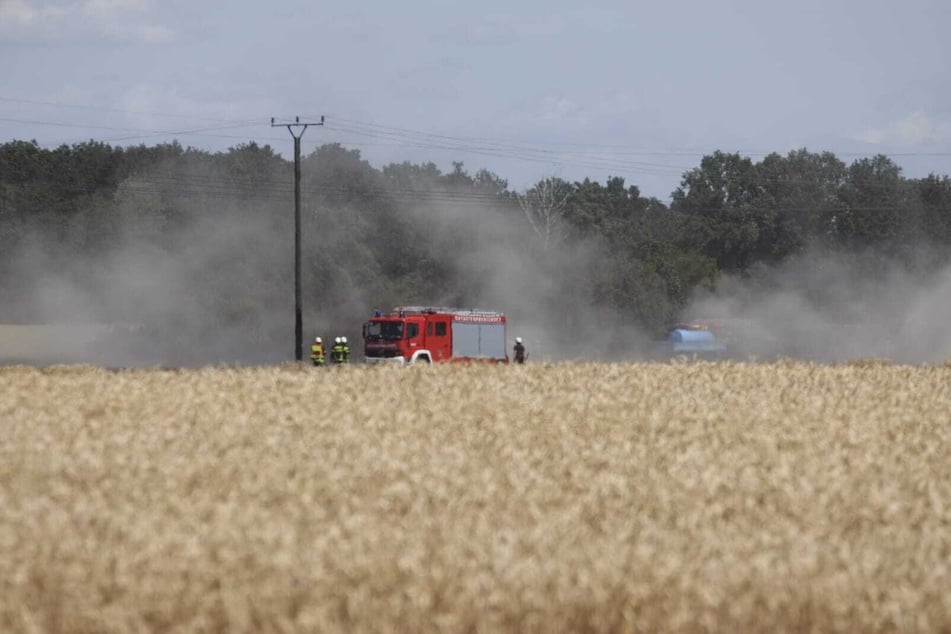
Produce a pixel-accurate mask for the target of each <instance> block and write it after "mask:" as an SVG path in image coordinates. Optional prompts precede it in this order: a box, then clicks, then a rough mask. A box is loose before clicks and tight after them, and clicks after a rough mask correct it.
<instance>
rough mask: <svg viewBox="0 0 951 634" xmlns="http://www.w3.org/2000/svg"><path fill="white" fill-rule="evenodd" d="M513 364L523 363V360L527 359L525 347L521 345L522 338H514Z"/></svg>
mask: <svg viewBox="0 0 951 634" xmlns="http://www.w3.org/2000/svg"><path fill="white" fill-rule="evenodd" d="M514 352H515V355H514V356H515V363H525V359H527V358H528V353H527V352H526V351H525V346H524V345H522V338H521V337H516V338H515V348H514Z"/></svg>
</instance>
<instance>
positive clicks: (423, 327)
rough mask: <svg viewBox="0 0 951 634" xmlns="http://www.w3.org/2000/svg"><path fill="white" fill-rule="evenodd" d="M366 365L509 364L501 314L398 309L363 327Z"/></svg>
mask: <svg viewBox="0 0 951 634" xmlns="http://www.w3.org/2000/svg"><path fill="white" fill-rule="evenodd" d="M363 346H364V347H363V350H364V354H365V356H366V361H367V363H399V364H410V363H434V362H441V361H487V362H490V363H508V361H509V358H508V355H507V354H506V339H505V315H503V314H502V313H497V312H493V311H488V310H473V309H467V308H442V307H431V306H397V307H396V308H394V309H393V310H392V311H391V312H389V313H385V314H384V313H383V312H381V311H379V310H377V311H375V312H374V315H373V318H372V319H370V321H368V322H367V323H365V324H363Z"/></svg>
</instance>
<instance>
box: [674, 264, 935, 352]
mask: <svg viewBox="0 0 951 634" xmlns="http://www.w3.org/2000/svg"><path fill="white" fill-rule="evenodd" d="M920 252H921V256H920V261H918V262H908V261H903V260H899V259H897V258H891V257H888V256H883V255H881V254H878V253H871V252H870V253H865V254H859V255H855V254H851V255H849V254H841V253H830V252H829V251H827V250H823V249H820V248H813V249H810V250H809V251H808V252H807V253H805V254H803V255H802V256H800V257H797V258H794V259H792V260H790V261H788V262H786V263H784V264H782V265H781V266H778V267H759V268H756V269H754V270H753V271H752V272H751V273H750V275H749V276H748V277H746V278H743V279H739V278H736V277H724V278H723V279H721V280H720V282H719V284H718V285H717V288H716V289H715V291H713V292H703V293H699V294H698V295H697V296H696V297H695V298H694V300H693V302H692V303H691V305H690V306H689V307H688V308H687V309H686V310H685V311H684V315H685V320H693V321H701V322H708V323H709V324H710V325H711V326H712V327H713V328H714V329H715V330H717V333H718V335H719V336H720V337H721V338H722V339H723V340H724V341H726V342H727V344H728V346H729V356H731V357H736V358H741V359H754V360H755V359H762V360H770V359H775V358H778V357H791V358H799V359H807V360H814V361H819V362H842V361H848V360H858V359H882V360H889V361H894V362H899V363H909V364H920V363H940V362H945V361H947V360H948V359H949V358H951V330H949V328H948V327H947V315H948V314H949V309H951V267H949V266H943V267H935V266H934V262H936V261H938V258H937V257H933V255H934V254H930V253H929V251H928V249H927V248H926V247H922V248H921V250H920Z"/></svg>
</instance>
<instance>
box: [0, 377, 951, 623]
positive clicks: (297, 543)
mask: <svg viewBox="0 0 951 634" xmlns="http://www.w3.org/2000/svg"><path fill="white" fill-rule="evenodd" d="M0 390H2V391H0V631H4V632H136V631H149V632H207V631H235V632H260V631H307V632H311V631H321V632H334V631H348V632H370V631H373V632H387V631H394V632H395V631H401V632H415V631H447V632H457V631H476V632H498V631H517V632H560V631H581V632H609V631H618V632H657V631H672V632H710V631H724V632H736V631H744V632H767V631H768V632H807V631H808V632H812V631H839V632H859V631H861V632H877V631H942V630H943V631H947V630H948V629H949V628H951V590H949V589H951V461H949V458H951V451H949V424H951V366H948V365H945V366H933V367H909V366H898V365H888V364H885V363H880V362H867V363H855V364H847V365H839V366H821V365H813V364H804V363H794V362H782V363H777V364H771V365H765V364H762V365H756V364H743V363H722V364H709V363H695V364H694V363H691V364H613V365H612V364H557V365H532V366H518V367H516V366H511V367H476V366H472V367H463V366H436V367H431V368H409V369H403V370H400V369H395V368H379V367H361V366H354V367H346V368H337V369H320V370H318V369H312V368H303V367H298V366H294V365H289V366H285V367H280V368H243V369H242V368H206V369H201V370H182V371H163V370H137V371H122V372H108V371H105V370H101V369H96V368H92V367H66V366H62V367H54V368H49V369H32V368H24V367H8V368H0Z"/></svg>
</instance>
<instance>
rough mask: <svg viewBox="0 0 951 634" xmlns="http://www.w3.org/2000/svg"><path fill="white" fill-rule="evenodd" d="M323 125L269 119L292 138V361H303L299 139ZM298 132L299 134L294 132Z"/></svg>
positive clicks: (319, 123) (295, 119)
mask: <svg viewBox="0 0 951 634" xmlns="http://www.w3.org/2000/svg"><path fill="white" fill-rule="evenodd" d="M312 125H324V118H323V116H321V117H320V121H319V122H310V123H302V122H301V120H300V117H294V122H293V123H275V122H274V117H271V127H272V128H275V127H286V128H287V131H288V132H290V133H291V136H292V137H294V359H296V360H297V361H301V360H302V359H303V347H304V323H303V316H302V313H303V310H302V308H301V304H302V303H303V302H302V300H301V289H300V277H301V276H300V139H301V137H302V136H304V132H306V131H307V128H308V126H312ZM297 130H299V132H296V131H297ZM295 132H296V133H295Z"/></svg>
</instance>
